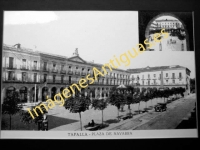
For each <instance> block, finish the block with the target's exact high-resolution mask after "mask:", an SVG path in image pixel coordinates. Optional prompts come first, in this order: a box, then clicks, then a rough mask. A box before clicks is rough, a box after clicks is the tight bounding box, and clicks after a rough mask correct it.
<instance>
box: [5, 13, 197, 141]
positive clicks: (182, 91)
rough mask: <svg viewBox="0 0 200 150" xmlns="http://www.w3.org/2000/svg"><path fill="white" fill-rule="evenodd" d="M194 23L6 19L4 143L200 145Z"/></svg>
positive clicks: (89, 16) (178, 19)
mask: <svg viewBox="0 0 200 150" xmlns="http://www.w3.org/2000/svg"><path fill="white" fill-rule="evenodd" d="M193 15H194V14H193V12H188V11H187V12H186V11H185V12H162V11H148V10H147V11H4V20H3V45H2V59H1V60H2V81H1V116H2V117H1V138H2V139H10V138H11V139H43V138H44V139H45V138H47V139H130V138H132V139H136V138H180V137H187V138H190V137H197V108H196V105H197V97H196V93H197V91H196V84H195V82H196V73H195V72H196V68H195V49H194V35H193V34H194V28H193V26H194V25H193Z"/></svg>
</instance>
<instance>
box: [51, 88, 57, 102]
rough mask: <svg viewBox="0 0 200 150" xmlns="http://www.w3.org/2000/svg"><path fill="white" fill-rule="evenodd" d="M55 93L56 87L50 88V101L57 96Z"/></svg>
mask: <svg viewBox="0 0 200 150" xmlns="http://www.w3.org/2000/svg"><path fill="white" fill-rule="evenodd" d="M56 91H57V88H56V87H52V88H51V99H52V100H54V96H55V95H56V94H57V93H56Z"/></svg>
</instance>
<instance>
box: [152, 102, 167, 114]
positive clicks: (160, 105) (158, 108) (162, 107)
mask: <svg viewBox="0 0 200 150" xmlns="http://www.w3.org/2000/svg"><path fill="white" fill-rule="evenodd" d="M166 105H167V103H158V105H156V106H155V107H154V108H155V111H156V112H158V111H159V112H161V111H166V110H167V107H166Z"/></svg>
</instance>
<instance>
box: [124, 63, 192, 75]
mask: <svg viewBox="0 0 200 150" xmlns="http://www.w3.org/2000/svg"><path fill="white" fill-rule="evenodd" d="M178 68H185V69H188V68H186V67H183V66H179V65H173V66H157V67H149V66H147V67H145V68H136V69H127V71H130V72H134V73H140V72H149V71H161V70H169V69H178ZM188 70H189V69H188ZM189 71H190V70H189Z"/></svg>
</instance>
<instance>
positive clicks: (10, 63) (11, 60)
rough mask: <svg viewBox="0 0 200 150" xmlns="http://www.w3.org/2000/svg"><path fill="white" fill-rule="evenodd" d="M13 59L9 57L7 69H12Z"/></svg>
mask: <svg viewBox="0 0 200 150" xmlns="http://www.w3.org/2000/svg"><path fill="white" fill-rule="evenodd" d="M13 60H14V58H13V57H9V68H13V66H14V65H13V64H14V61H13Z"/></svg>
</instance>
